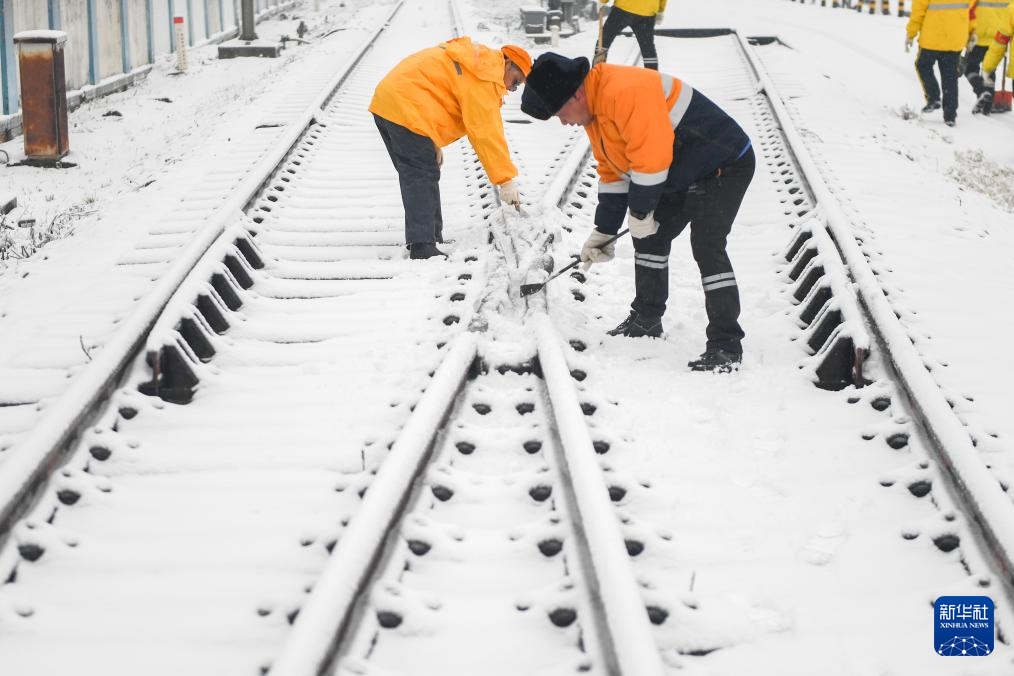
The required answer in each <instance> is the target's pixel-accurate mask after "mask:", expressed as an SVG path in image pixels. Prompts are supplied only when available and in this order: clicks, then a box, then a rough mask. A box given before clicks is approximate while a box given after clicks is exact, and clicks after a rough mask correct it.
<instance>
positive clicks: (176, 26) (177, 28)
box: [173, 16, 187, 73]
mask: <svg viewBox="0 0 1014 676" xmlns="http://www.w3.org/2000/svg"><path fill="white" fill-rule="evenodd" d="M173 32H174V37H175V38H176V70H178V71H179V72H181V73H185V72H187V37H186V35H185V34H184V32H183V17H182V16H177V17H173Z"/></svg>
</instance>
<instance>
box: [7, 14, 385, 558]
mask: <svg viewBox="0 0 1014 676" xmlns="http://www.w3.org/2000/svg"><path fill="white" fill-rule="evenodd" d="M403 4H404V0H402V2H399V3H398V4H397V5H395V7H394V9H393V10H392V11H391V13H390V14H389V15H388V17H387V18H386V19H385V20H384V22H383V23H382V24H381V26H380V27H379V28H378V29H377V30H376V31H375V32H374V33H373V34H372V35H371V36H370V37H368V38H367V39H366V40H365V41H364V43H363V44H362V46H361V47H360V48H359V49H357V50H356V51H355V53H354V56H353V57H352V58H351V59H350V60H349V61H348V62H347V63H346V64H344V65H343V66H342V67H341V68H339V69H338V71H337V72H336V74H335V76H334V77H333V78H331V80H330V81H329V82H328V84H327V85H326V86H325V87H324V88H323V89H321V91H320V93H319V94H318V95H317V96H316V97H315V98H314V99H313V101H312V102H311V103H310V104H309V105H308V106H307V107H306V109H305V111H304V112H303V114H302V115H301V116H300V117H299V118H298V119H296V120H294V121H293V122H292V123H290V124H289V125H288V126H287V127H286V128H285V130H284V131H283V132H282V133H281V134H280V136H279V137H278V139H277V140H276V141H275V143H274V144H273V146H272V147H271V148H270V150H269V151H268V152H266V153H265V154H264V155H263V156H262V157H261V158H260V160H259V161H258V162H257V163H256V165H254V167H252V168H251V169H250V170H249V171H248V172H247V174H246V176H245V177H244V178H243V180H242V181H241V182H240V184H239V185H238V186H237V187H236V188H235V189H234V190H233V191H232V193H231V196H230V198H229V199H228V200H227V201H226V202H224V203H223V204H222V205H220V206H219V207H218V208H217V210H216V211H215V212H214V215H213V216H212V217H211V218H209V219H208V220H207V221H206V222H205V224H204V226H203V227H202V228H201V229H200V230H199V231H198V232H197V233H195V235H194V238H193V239H192V240H191V241H190V243H189V244H188V245H187V246H186V248H185V249H184V250H183V251H182V252H181V254H180V255H179V257H178V258H177V259H176V260H175V261H174V262H173V263H172V265H171V266H170V267H169V268H168V269H167V270H166V271H165V273H164V274H163V275H162V276H161V277H160V278H159V280H158V282H157V283H156V285H155V286H154V288H153V289H152V291H151V292H150V293H148V294H147V295H146V296H145V297H144V298H143V299H142V300H141V301H140V302H139V303H138V304H137V306H136V307H135V309H134V311H133V313H132V314H131V315H130V317H128V318H127V319H126V320H125V321H124V322H123V324H122V325H121V326H120V328H119V330H118V331H117V332H116V334H115V335H114V336H113V337H112V338H111V339H110V340H109V342H108V343H106V344H105V346H104V347H103V348H102V350H101V352H99V353H98V354H96V355H95V356H94V358H93V359H92V361H91V362H90V363H89V364H88V366H87V367H86V368H85V369H84V370H83V372H82V373H81V374H80V375H79V376H77V377H76V378H75V379H74V380H73V382H72V383H71V385H70V386H69V387H68V388H67V390H66V392H65V393H64V394H63V395H62V396H61V397H60V398H59V399H58V400H57V401H55V402H54V403H53V404H52V405H51V406H49V407H48V408H47V412H46V414H45V415H44V416H43V417H42V418H41V420H40V421H39V422H38V423H37V424H36V425H35V426H34V428H33V429H32V431H31V432H29V433H28V434H27V435H26V436H25V437H24V438H23V439H22V440H21V442H20V443H19V444H18V445H16V446H15V447H14V448H13V449H11V451H10V452H9V455H10V457H9V458H8V459H7V460H6V462H5V464H4V467H3V472H0V496H2V498H0V500H2V502H0V544H2V542H3V541H4V540H5V539H6V537H7V535H9V525H10V524H11V522H12V520H13V519H14V518H16V516H17V515H18V514H19V513H20V512H21V511H22V510H23V509H24V507H25V505H26V503H27V502H28V501H29V500H30V498H31V496H32V494H33V492H34V491H36V490H37V489H38V488H39V486H40V485H42V484H43V483H44V482H45V480H46V477H47V475H48V472H49V468H50V467H51V466H53V465H55V464H56V463H57V461H58V459H59V456H60V454H61V452H62V450H63V447H64V446H66V445H67V444H68V443H69V442H70V441H71V440H72V439H73V437H74V435H75V433H76V432H77V431H78V430H79V429H80V428H81V426H82V425H84V424H85V421H86V420H87V419H88V418H89V417H90V415H91V414H92V412H93V408H94V407H95V406H96V404H97V401H98V400H99V399H100V398H101V397H102V396H103V394H104V393H107V392H108V391H110V389H111V388H113V387H115V385H116V381H117V380H118V378H119V377H120V374H121V373H122V372H123V370H124V369H125V368H126V367H127V365H128V364H129V363H130V361H131V359H132V358H133V355H134V354H135V353H136V352H137V350H138V349H139V348H140V346H141V345H142V343H143V341H144V339H145V336H146V334H147V333H148V331H149V330H150V329H151V327H152V326H153V325H154V323H155V321H156V320H157V319H158V317H159V315H160V314H161V313H162V310H163V309H164V308H165V306H166V304H167V303H168V302H169V300H170V298H172V296H173V294H174V293H175V292H176V290H177V289H178V288H179V286H180V285H181V284H183V282H184V281H185V280H186V279H187V276H188V275H190V273H191V271H192V270H193V268H194V266H195V265H197V263H198V262H199V261H200V260H201V258H202V257H203V256H204V254H205V252H206V251H207V250H208V248H209V247H211V246H212V245H213V244H214V242H215V241H216V240H217V239H218V238H219V237H220V236H221V234H222V233H223V232H224V231H225V230H226V228H227V227H228V226H229V224H231V223H233V222H235V221H236V220H238V219H240V218H242V216H243V209H245V208H246V207H247V206H248V205H249V204H250V202H251V200H253V199H254V197H255V196H256V195H257V194H258V193H259V192H260V190H261V188H262V186H263V185H264V182H265V181H266V180H267V179H268V178H269V177H270V176H271V174H272V173H273V172H274V171H275V169H276V168H277V167H278V165H279V164H280V163H281V162H282V161H283V160H284V159H285V157H286V156H287V155H288V154H289V152H290V150H291V149H292V147H293V146H294V145H295V144H296V143H297V141H298V140H299V138H300V137H301V136H302V135H303V133H304V132H305V131H306V129H307V128H308V127H309V126H310V125H311V124H312V123H313V122H314V120H315V119H316V118H317V116H318V115H319V113H320V110H321V108H322V106H323V105H324V104H325V103H326V102H327V101H328V100H329V99H330V98H331V96H332V95H333V93H334V91H335V90H336V89H337V88H338V87H340V86H341V85H342V83H344V82H345V80H346V78H347V77H348V75H349V74H350V73H351V72H352V70H353V69H354V68H355V66H356V65H357V64H358V63H359V61H360V60H361V59H362V58H363V56H364V55H365V53H366V52H367V51H368V50H369V49H370V47H371V46H372V45H373V43H374V42H375V41H376V39H377V37H378V36H379V35H380V34H381V33H382V32H383V30H384V29H385V28H386V26H387V23H388V22H389V21H390V20H391V19H392V18H393V17H394V15H395V14H396V13H397V12H398V10H400V9H401V7H402V5H403Z"/></svg>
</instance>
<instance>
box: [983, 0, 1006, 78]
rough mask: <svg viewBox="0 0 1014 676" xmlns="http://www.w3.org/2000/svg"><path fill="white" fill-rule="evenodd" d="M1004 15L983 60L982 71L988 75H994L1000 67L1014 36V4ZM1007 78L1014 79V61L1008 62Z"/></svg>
mask: <svg viewBox="0 0 1014 676" xmlns="http://www.w3.org/2000/svg"><path fill="white" fill-rule="evenodd" d="M1004 14H1005V15H1004V17H1003V19H1002V20H1001V21H1000V24H999V26H998V27H997V29H996V35H994V36H993V40H991V44H990V46H989V51H987V52H986V56H985V58H983V60H982V69H983V70H984V71H986V72H987V73H992V72H993V71H995V70H996V67H997V66H999V65H1000V59H1002V58H1003V55H1004V54H1006V53H1007V48H1008V46H1009V45H1010V39H1011V36H1012V35H1014V2H1012V3H1011V4H1010V5H1008V7H1007V9H1006V10H1004ZM1007 76H1008V77H1014V59H1011V60H1010V61H1008V62H1007Z"/></svg>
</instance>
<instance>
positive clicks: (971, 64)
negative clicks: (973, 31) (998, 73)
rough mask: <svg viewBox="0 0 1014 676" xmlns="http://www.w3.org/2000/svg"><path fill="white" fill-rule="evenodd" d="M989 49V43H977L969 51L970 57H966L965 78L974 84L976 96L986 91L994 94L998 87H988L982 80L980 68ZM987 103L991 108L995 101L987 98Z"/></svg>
mask: <svg viewBox="0 0 1014 676" xmlns="http://www.w3.org/2000/svg"><path fill="white" fill-rule="evenodd" d="M988 51H989V45H976V46H975V47H973V48H972V51H971V52H969V53H968V57H967V58H966V59H965V79H966V80H968V82H969V84H971V85H972V90H973V91H975V96H976V98H978V97H980V96H982V95H983V94H984V93H986V92H989V93H990V94H992V93H993V92H994V91H995V89H996V85H994V86H992V87H987V86H986V83H985V82H983V81H982V75H980V74H979V70H980V68H981V66H982V60H983V59H984V58H986V52H988ZM987 103H988V107H990V108H991V107H992V103H993V99H992V97H990V98H989V99H987Z"/></svg>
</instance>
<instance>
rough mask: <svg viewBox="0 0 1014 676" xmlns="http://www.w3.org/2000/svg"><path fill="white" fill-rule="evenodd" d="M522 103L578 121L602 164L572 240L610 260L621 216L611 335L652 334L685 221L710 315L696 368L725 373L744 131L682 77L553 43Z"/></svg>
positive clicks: (733, 313)
mask: <svg viewBox="0 0 1014 676" xmlns="http://www.w3.org/2000/svg"><path fill="white" fill-rule="evenodd" d="M521 109H522V110H523V111H524V112H525V113H527V114H529V115H531V116H532V117H535V118H537V119H540V120H547V119H549V118H550V117H552V116H553V115H555V116H557V117H559V118H560V121H561V122H562V123H563V124H566V125H581V126H583V127H584V129H585V132H586V133H587V134H588V138H589V139H590V141H591V146H592V150H593V152H594V153H595V159H596V160H597V162H598V173H599V191H598V193H599V195H598V196H599V204H598V208H597V209H596V210H595V229H594V230H593V231H592V233H591V235H590V236H589V237H588V240H587V241H586V242H585V245H584V247H583V248H582V250H581V258H582V260H584V261H587V262H588V263H600V262H604V261H608V260H611V259H612V258H613V253H614V245H613V244H604V243H605V242H606V240H608V239H609V238H610V237H611V236H612V235H615V234H616V233H617V232H618V231H619V228H620V226H621V225H622V223H623V218H624V214H625V213H626V214H627V224H628V227H629V229H630V234H631V236H632V237H633V238H634V250H635V256H634V283H635V287H636V295H635V298H634V301H633V303H631V312H630V315H629V316H628V317H627V318H626V319H625V320H624V321H623V322H622V323H621V324H620V325H619V326H617V327H616V328H615V329H613V330H612V331H610V332H609V333H610V334H611V335H624V336H629V337H640V336H649V337H656V338H657V337H659V336H661V335H662V315H663V314H664V313H665V309H666V301H667V300H668V298H669V252H670V249H671V247H672V240H673V239H674V238H675V237H676V236H677V235H679V234H680V233H681V232H682V231H683V230H684V228H686V226H687V225H688V224H689V226H690V245H691V248H692V249H693V254H694V259H695V260H696V261H697V266H698V268H699V269H700V273H701V284H702V286H703V289H704V305H705V309H706V311H707V314H708V327H707V343H706V346H705V351H704V353H703V354H702V355H701V356H700V357H699V358H698V359H695V360H693V361H691V362H690V363H689V366H690V367H691V368H692V369H694V370H698V371H731V370H733V369H736V368H738V365H739V364H740V362H741V360H742V355H743V347H742V339H743V336H744V334H743V330H742V328H740V325H739V311H740V305H739V288H738V286H737V283H736V275H735V273H734V272H733V269H732V263H731V261H730V260H729V255H728V253H727V252H726V239H727V237H728V235H729V233H730V231H731V229H732V224H733V221H734V220H735V219H736V214H737V213H738V212H739V207H740V204H742V201H743V197H744V195H745V194H746V191H747V188H748V187H749V185H750V182H751V180H752V179H753V174H754V165H755V157H754V152H753V149H752V147H751V143H750V138H749V137H748V136H747V135H746V132H744V131H743V129H742V128H741V127H740V126H739V124H737V123H736V121H735V120H733V119H732V118H731V117H730V116H729V115H728V114H726V113H725V111H723V110H722V109H721V108H719V107H718V106H717V105H715V104H714V103H713V102H712V101H711V100H710V99H708V98H707V97H706V96H704V95H703V94H701V93H700V92H699V91H696V90H695V89H693V88H692V87H691V86H690V85H688V84H687V83H685V82H682V81H680V80H678V79H677V78H674V77H672V76H669V75H665V74H663V73H658V72H655V71H651V70H646V69H643V68H633V67H629V66H617V65H612V64H605V63H602V64H598V65H596V66H595V67H593V68H591V69H589V65H588V60H587V59H584V58H578V59H569V58H567V57H565V56H561V55H560V54H555V53H552V52H549V53H546V54H543V55H542V56H540V57H539V58H538V59H536V61H535V64H534V65H533V66H532V71H531V73H530V74H529V76H528V80H527V83H526V86H525V91H524V96H523V100H522V104H521Z"/></svg>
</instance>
